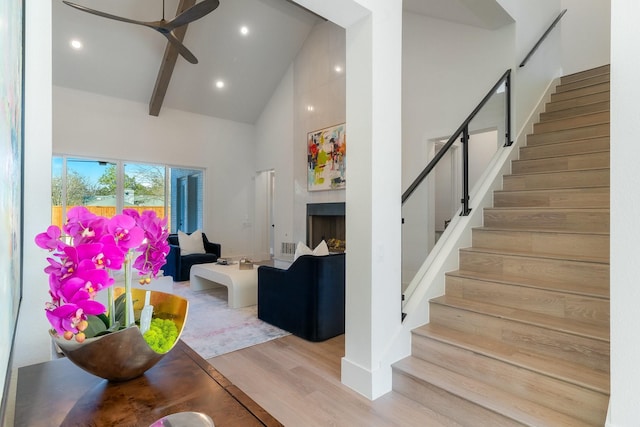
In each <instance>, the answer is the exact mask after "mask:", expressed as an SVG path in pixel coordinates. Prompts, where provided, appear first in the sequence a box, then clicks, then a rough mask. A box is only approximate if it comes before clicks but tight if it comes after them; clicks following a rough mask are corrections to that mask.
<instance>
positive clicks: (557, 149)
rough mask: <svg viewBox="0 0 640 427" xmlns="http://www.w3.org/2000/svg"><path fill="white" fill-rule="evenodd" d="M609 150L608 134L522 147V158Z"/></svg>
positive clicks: (539, 157) (528, 158) (530, 158)
mask: <svg viewBox="0 0 640 427" xmlns="http://www.w3.org/2000/svg"><path fill="white" fill-rule="evenodd" d="M607 150H609V137H608V136H607V137H602V138H591V139H581V140H578V141H571V142H561V143H555V144H548V145H537V146H535V145H534V146H532V147H522V148H520V160H532V159H542V158H548V157H554V156H570V155H575V154H584V153H590V152H594V151H607Z"/></svg>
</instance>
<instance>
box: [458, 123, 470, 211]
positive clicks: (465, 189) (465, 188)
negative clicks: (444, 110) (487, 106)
mask: <svg viewBox="0 0 640 427" xmlns="http://www.w3.org/2000/svg"><path fill="white" fill-rule="evenodd" d="M461 142H462V200H461V202H462V212H460V216H467V215H469V213H470V212H471V209H470V208H469V125H467V126H465V127H464V129H463V130H462V139H461Z"/></svg>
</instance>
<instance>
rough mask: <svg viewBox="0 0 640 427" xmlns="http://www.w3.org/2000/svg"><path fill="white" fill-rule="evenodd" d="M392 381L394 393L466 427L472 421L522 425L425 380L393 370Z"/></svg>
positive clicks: (508, 426)
mask: <svg viewBox="0 0 640 427" xmlns="http://www.w3.org/2000/svg"><path fill="white" fill-rule="evenodd" d="M392 381H393V390H394V391H396V392H398V393H400V394H403V395H404V396H406V397H408V398H409V399H412V400H414V401H416V402H418V403H420V404H422V405H424V406H426V407H427V408H430V409H432V410H434V411H437V412H438V413H440V414H442V415H444V416H446V417H448V418H451V419H452V420H454V421H456V422H458V423H461V425H467V423H468V422H469V420H474V423H476V425H478V426H492V427H493V426H496V427H521V426H523V424H520V423H518V422H516V421H513V420H511V419H509V418H507V417H504V416H502V415H499V414H497V413H495V412H493V411H490V410H488V409H485V408H483V407H481V406H479V405H476V404H475V403H473V402H471V401H469V400H467V399H464V398H461V397H459V396H457V395H455V394H452V393H450V392H448V391H446V390H444V389H442V388H440V387H438V386H435V385H433V384H430V383H429V382H428V381H420V380H418V379H415V378H413V377H412V376H408V375H404V374H403V373H402V372H399V371H398V370H396V369H394V370H393V377H392Z"/></svg>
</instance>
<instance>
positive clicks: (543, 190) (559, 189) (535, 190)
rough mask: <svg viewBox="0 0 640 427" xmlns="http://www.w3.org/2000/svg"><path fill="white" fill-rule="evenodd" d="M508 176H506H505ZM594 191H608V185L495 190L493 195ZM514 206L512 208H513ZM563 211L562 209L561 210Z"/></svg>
mask: <svg viewBox="0 0 640 427" xmlns="http://www.w3.org/2000/svg"><path fill="white" fill-rule="evenodd" d="M505 176H508V175H505ZM595 189H603V190H604V189H606V190H608V189H609V186H608V185H593V186H588V187H585V186H581V187H557V188H549V189H546V188H523V189H521V190H496V191H494V193H564V192H567V191H580V190H585V191H588V190H595ZM515 207H516V206H514V208H515ZM563 209H564V208H563Z"/></svg>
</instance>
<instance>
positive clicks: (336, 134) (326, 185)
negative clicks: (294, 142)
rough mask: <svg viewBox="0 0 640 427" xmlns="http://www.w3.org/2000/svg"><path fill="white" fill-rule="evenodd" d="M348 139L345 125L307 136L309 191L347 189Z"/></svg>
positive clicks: (317, 131)
mask: <svg viewBox="0 0 640 427" xmlns="http://www.w3.org/2000/svg"><path fill="white" fill-rule="evenodd" d="M346 170H347V139H346V136H345V124H344V123H343V124H340V125H336V126H331V127H328V128H325V129H320V130H316V131H313V132H309V133H308V134H307V189H308V190H309V191H319V190H341V189H344V188H346V185H347V180H346V175H345V174H346Z"/></svg>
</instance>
